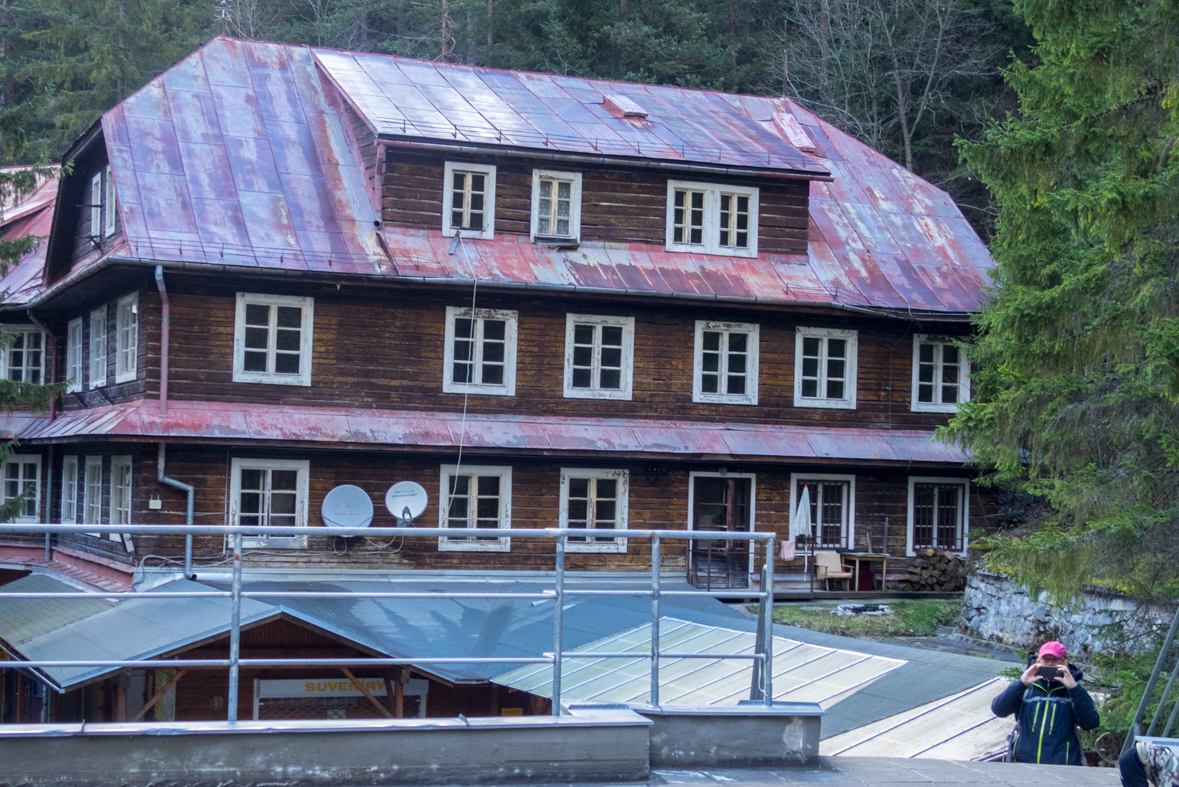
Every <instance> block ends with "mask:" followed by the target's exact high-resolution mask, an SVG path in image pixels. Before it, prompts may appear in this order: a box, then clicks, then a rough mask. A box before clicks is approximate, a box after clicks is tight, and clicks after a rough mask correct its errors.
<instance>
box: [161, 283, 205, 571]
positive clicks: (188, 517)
mask: <svg viewBox="0 0 1179 787" xmlns="http://www.w3.org/2000/svg"><path fill="white" fill-rule="evenodd" d="M156 289H158V290H159V291H160V305H161V316H160V414H161V415H167V413H168V344H169V338H170V333H171V327H172V325H171V323H172V304H171V302H170V301H169V300H168V288H167V287H165V286H164V266H163V265H157V266H156ZM166 459H167V448H166V447H165V445H164V443H160V447H159V453H158V455H157V456H156V474H157V479H158V480H159V482H160V483H161V484H167V485H168V486H170V487H173V488H175V489H179V490H181V491H182V492H184V493H185V494H187V495H188V507H187V510H186V512H185V519H184V521H185V524H187V525H191V524H192V519H193V514H192V509H193V498H194V496H195V494H196V490H195V489H194V488H193V486H192V485H191V484H186V483H184V482H183V481H177V480H176V479H175V478H168V477H167V476H166V475H164V462H165V461H166ZM184 576H186V577H191V576H192V536H191V535H186V536H185V537H184Z"/></svg>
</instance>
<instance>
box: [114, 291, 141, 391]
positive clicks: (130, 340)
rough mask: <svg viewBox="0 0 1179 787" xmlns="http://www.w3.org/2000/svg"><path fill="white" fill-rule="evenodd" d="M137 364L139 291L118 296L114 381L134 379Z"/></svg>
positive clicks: (121, 381)
mask: <svg viewBox="0 0 1179 787" xmlns="http://www.w3.org/2000/svg"><path fill="white" fill-rule="evenodd" d="M138 364H139V293H137V292H133V293H131V294H129V295H124V296H123V297H122V298H119V302H118V305H117V306H116V311H115V382H116V383H125V382H128V381H130V380H134V379H135V372H136V368H137V366H138Z"/></svg>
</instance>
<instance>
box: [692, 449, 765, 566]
mask: <svg viewBox="0 0 1179 787" xmlns="http://www.w3.org/2000/svg"><path fill="white" fill-rule="evenodd" d="M697 478H726V479H727V478H748V479H749V532H750V533H755V532H757V473H728V472H725V473H722V472H719V471H697V470H689V471H688V527H687V529H688V530H695V529H696V528H695V526H694V525H695V522H696V479H697ZM753 544H754V542H753V541H752V540H751V541H750V542H749V568H748V569H747V570H748V572H749V573H750V574H752V573H753V559H754V546H753ZM686 551H687V552H691V549H687V550H686Z"/></svg>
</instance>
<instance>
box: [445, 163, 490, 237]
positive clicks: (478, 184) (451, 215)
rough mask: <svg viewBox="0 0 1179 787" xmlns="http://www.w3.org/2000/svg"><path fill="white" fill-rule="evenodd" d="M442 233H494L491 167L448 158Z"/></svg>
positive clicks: (450, 235) (479, 234)
mask: <svg viewBox="0 0 1179 787" xmlns="http://www.w3.org/2000/svg"><path fill="white" fill-rule="evenodd" d="M445 180H446V186H445V192H446V193H445V194H444V195H443V196H444V203H443V204H444V205H445V209H444V210H443V211H442V234H443V235H445V236H446V237H448V238H453V237H454V236H455V235H462V236H463V237H464V238H483V239H485V240H490V239H491V238H494V237H495V167H494V166H489V165H486V164H468V163H465V162H456V161H448V162H446V169H445Z"/></svg>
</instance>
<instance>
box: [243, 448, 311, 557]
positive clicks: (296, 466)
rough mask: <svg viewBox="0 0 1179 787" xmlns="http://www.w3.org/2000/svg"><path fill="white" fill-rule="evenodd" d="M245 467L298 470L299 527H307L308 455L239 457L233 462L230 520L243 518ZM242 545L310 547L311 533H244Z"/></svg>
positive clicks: (291, 547)
mask: <svg viewBox="0 0 1179 787" xmlns="http://www.w3.org/2000/svg"><path fill="white" fill-rule="evenodd" d="M242 470H294V471H296V473H298V475H297V476H296V478H295V527H307V511H308V508H309V507H310V504H311V503H310V490H311V484H310V478H311V462H310V461H309V460H307V459H256V458H252V457H235V458H234V459H233V460H232V461H231V462H230V469H229V473H230V480H229V521H230V522H232V523H233V524H234V525H235V526H237V525H239V524H240V522H241V495H242ZM242 547H243V548H250V549H260V548H265V549H306V548H307V536H243V537H242Z"/></svg>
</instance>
